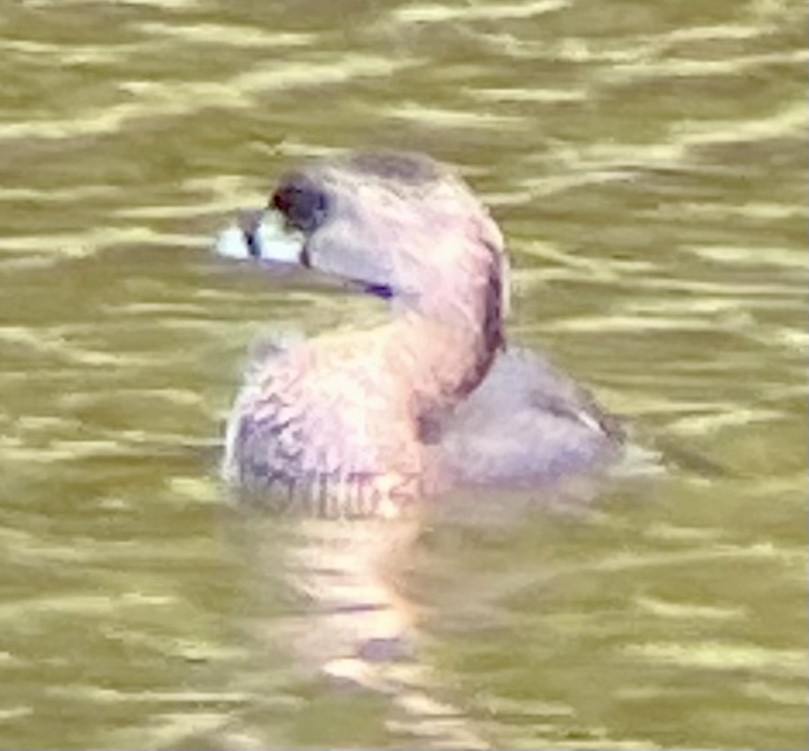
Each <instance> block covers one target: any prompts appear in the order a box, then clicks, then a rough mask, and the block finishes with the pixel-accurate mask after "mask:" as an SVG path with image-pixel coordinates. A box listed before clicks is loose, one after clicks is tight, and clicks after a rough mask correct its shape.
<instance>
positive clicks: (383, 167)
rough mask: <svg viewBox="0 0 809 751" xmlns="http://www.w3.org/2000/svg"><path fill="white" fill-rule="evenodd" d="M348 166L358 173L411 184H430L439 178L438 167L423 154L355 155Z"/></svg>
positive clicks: (386, 153)
mask: <svg viewBox="0 0 809 751" xmlns="http://www.w3.org/2000/svg"><path fill="white" fill-rule="evenodd" d="M349 164H350V165H351V166H352V167H353V168H354V169H355V170H357V171H358V172H362V173H365V174H368V175H374V176H375V177H382V178H391V179H394V180H399V181H401V182H405V183H411V184H420V183H425V182H431V181H433V180H437V179H438V178H439V177H440V176H441V172H440V170H439V167H438V165H437V164H436V163H435V162H434V161H433V160H432V159H430V158H429V157H427V156H424V155H423V154H403V153H396V152H379V153H369V154H357V155H355V156H353V157H351V159H350V160H349Z"/></svg>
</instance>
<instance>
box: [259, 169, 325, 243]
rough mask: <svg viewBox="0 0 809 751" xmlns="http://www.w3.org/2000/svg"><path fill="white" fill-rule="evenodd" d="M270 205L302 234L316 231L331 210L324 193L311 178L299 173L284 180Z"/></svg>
mask: <svg viewBox="0 0 809 751" xmlns="http://www.w3.org/2000/svg"><path fill="white" fill-rule="evenodd" d="M270 203H271V204H272V206H273V207H275V208H276V209H278V211H280V212H281V213H282V214H283V215H284V218H285V219H286V220H287V221H288V222H289V224H290V225H291V226H293V227H294V228H295V229H298V230H301V231H302V232H313V231H314V230H316V229H317V228H318V227H319V226H320V225H321V224H322V223H323V221H324V220H325V218H326V212H327V211H328V208H329V202H328V199H327V197H326V194H325V193H324V191H323V190H322V189H321V188H320V187H318V186H317V185H316V184H315V183H314V182H313V181H312V180H311V179H310V178H309V177H307V176H305V175H302V174H298V173H294V174H291V175H287V176H286V177H285V178H283V179H282V181H281V183H280V185H279V186H278V189H277V190H276V191H275V193H274V194H273V196H272V198H271V199H270Z"/></svg>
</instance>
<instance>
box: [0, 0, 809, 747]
mask: <svg viewBox="0 0 809 751" xmlns="http://www.w3.org/2000/svg"><path fill="white" fill-rule="evenodd" d="M803 5H804V4H802V3H798V2H792V1H789V0H752V1H751V2H729V1H728V0H724V1H722V2H714V3H697V2H683V1H682V0H678V1H677V2H673V1H668V0H661V1H660V2H655V3H649V2H640V1H634V2H632V1H630V0H626V1H624V2H619V1H618V0H608V1H607V2H601V3H594V2H585V0H507V1H505V2H496V1H495V0H489V1H488V2H471V1H469V2H411V3H404V2H401V3H397V2H387V3H386V2H373V1H372V0H364V1H363V2H360V1H359V0H353V1H346V2H341V3H329V2H323V1H322V0H321V1H320V2H316V1H315V0H299V1H298V2H295V3H291V2H290V3H281V2H250V1H249V0H237V1H235V2H233V1H228V2H225V0H162V1H161V0H121V1H120V2H115V3H111V2H100V1H96V2H93V1H92V0H29V1H27V2H24V1H22V0H20V1H18V2H13V1H12V0H5V2H2V3H0V60H2V64H3V80H2V86H0V174H2V180H0V217H2V225H1V226H2V231H1V232H0V285H2V298H0V299H2V308H1V310H0V315H1V316H2V320H1V321H0V357H2V362H3V364H4V367H3V368H2V372H0V397H1V398H0V405H1V406H0V425H2V433H0V472H2V477H3V483H2V503H0V543H2V544H0V567H1V568H2V572H3V577H2V584H1V585H0V587H1V588H2V589H1V590H0V591H2V600H1V601H0V671H2V680H0V747H3V748H30V749H34V748H36V749H40V748H56V747H58V748H76V749H79V748H122V747H127V748H154V749H169V748H171V749H181V748H189V749H190V748H196V749H198V748H217V749H221V748H233V749H258V748H269V747H276V748H278V747H284V748H289V747H295V748H302V747H318V746H320V747H324V746H329V747H333V748H347V747H351V748H359V747H374V748H401V747H408V746H410V747H413V746H418V747H424V748H426V747H436V748H451V747H456V748H486V747H498V748H526V749H527V748H540V747H541V748H560V749H561V748H576V749H584V748H626V749H629V748H639V749H640V748H643V749H649V748H751V749H800V748H806V747H807V719H806V709H807V691H806V687H807V686H806V684H807V619H806V610H807V608H806V605H807V598H806V593H807V554H806V547H807V528H806V521H807V501H806V480H807V478H806V474H807V472H806V468H807V461H806V456H807V419H806V411H807V403H806V402H807V393H806V392H807V389H806V372H805V371H806V368H805V364H806V357H807V343H808V341H807V339H808V337H807V332H806V320H805V316H806V308H807V304H806V302H807V301H806V276H807V254H806V243H807V232H806V227H807V212H806V204H807V181H806V158H807V145H806V126H807V112H806V85H807V80H806V78H807V77H806V63H807V57H808V56H807V51H806V35H805V29H806V10H805V7H803ZM369 146H383V147H394V148H409V149H417V150H422V151H427V152H429V153H431V154H433V155H434V156H436V157H438V158H441V159H443V160H446V161H449V162H452V163H455V164H457V165H459V167H460V168H461V169H462V171H463V172H464V174H465V175H466V176H467V177H468V179H469V180H470V181H471V182H472V183H473V184H474V185H475V186H476V188H477V189H478V190H480V191H481V192H482V193H483V195H484V196H485V197H486V200H487V201H488V203H489V204H490V205H491V206H492V207H493V210H494V212H495V214H496V216H497V217H498V219H499V220H500V222H501V224H502V225H503V228H504V230H505V232H506V235H507V237H508V238H509V241H510V246H511V250H512V252H513V256H514V259H515V266H516V275H515V276H516V292H515V309H516V310H515V315H514V322H513V324H514V334H513V337H514V338H515V339H518V340H521V341H522V342H524V343H527V344H529V345H530V346H536V347H543V348H545V349H547V350H549V351H550V352H551V353H552V354H553V355H554V356H555V358H556V359H557V360H558V361H559V362H561V363H562V364H563V365H564V366H565V367H566V368H567V369H568V370H570V371H572V372H574V373H576V374H577V375H578V376H579V377H580V378H581V379H582V380H584V381H585V382H587V383H588V384H590V385H591V386H592V387H593V388H594V389H595V390H596V391H597V392H598V394H599V395H600V397H601V399H602V400H603V401H604V402H605V403H606V404H607V405H609V407H610V408H612V409H613V410H615V411H618V412H621V413H624V414H627V415H629V416H631V418H632V419H633V421H634V422H635V424H636V427H637V430H638V431H639V432H640V434H641V435H644V436H646V440H648V441H649V442H651V443H653V444H655V445H657V446H658V447H661V448H663V449H664V451H666V453H667V455H668V456H669V459H670V462H671V471H670V472H669V473H668V475H666V476H664V477H659V478H650V479H648V480H645V481H643V482H638V481H630V482H621V483H615V484H611V485H609V486H608V487H604V488H603V489H602V491H601V494H600V497H599V498H598V500H597V502H596V503H595V504H594V505H593V506H592V507H591V508H590V509H589V510H587V511H582V510H581V509H579V510H577V511H576V512H575V513H572V512H571V511H570V510H567V511H566V510H564V509H560V508H559V504H555V505H553V507H551V508H548V507H540V508H539V509H536V508H535V509H534V510H532V511H526V510H521V511H519V512H517V511H516V510H515V509H510V508H509V507H508V504H507V501H506V499H498V498H494V499H492V498H488V499H461V506H462V512H461V511H459V510H458V509H456V511H459V513H454V512H452V510H451V509H448V510H446V511H447V513H441V514H436V515H435V518H431V519H429V520H423V521H422V522H421V523H420V524H416V523H415V522H403V523H401V524H398V525H397V524H392V523H388V524H383V523H379V522H357V523H352V524H349V523H344V524H338V523H329V522H325V521H320V522H318V521H316V520H308V521H307V520H291V519H287V520H278V519H267V518H264V519H257V518H255V516H254V515H251V514H249V513H248V514H246V513H238V512H233V511H227V510H226V503H225V499H224V497H223V495H222V493H221V490H220V488H219V486H218V484H217V481H216V472H215V467H216V460H217V458H216V457H217V450H216V441H217V440H218V437H219V435H220V434H221V423H222V420H223V418H224V416H225V414H226V413H227V409H228V405H229V403H230V400H231V399H232V397H233V394H234V392H235V390H236V388H237V384H238V382H239V377H240V370H239V369H240V363H241V362H242V361H243V357H244V353H245V351H246V349H247V347H248V346H249V343H250V341H251V340H252V339H254V337H255V336H257V335H258V334H259V333H260V332H261V331H266V330H267V329H270V330H271V331H273V332H278V331H296V330H297V331H304V332H306V333H313V332H315V331H318V330H321V329H324V328H326V327H329V326H331V325H333V324H334V323H335V322H336V321H337V322H342V323H349V322H354V323H361V322H362V321H364V320H367V319H368V318H369V317H371V316H376V315H378V312H377V311H376V309H375V308H374V307H373V305H372V304H371V303H370V302H368V301H365V300H356V299H348V298H345V297H341V296H337V295H334V294H325V293H321V294H318V293H315V292H313V291H311V290H306V289H303V288H296V289H295V290H293V291H292V292H288V291H284V290H283V289H281V288H280V287H279V286H278V285H275V284H271V283H270V282H269V281H268V280H267V279H262V278H259V277H258V276H256V275H251V274H248V273H242V272H241V271H237V270H234V269H233V268H231V267H228V266H225V265H222V264H220V263H217V262H215V261H214V260H213V259H212V258H211V257H210V256H209V255H208V254H207V253H206V252H205V249H206V246H207V244H208V242H209V238H210V237H211V234H212V233H213V232H214V231H215V230H216V229H217V228H218V227H219V226H221V224H222V223H223V221H225V220H226V219H227V217H228V216H230V215H231V213H232V212H233V211H234V210H235V209H236V208H238V207H242V206H249V205H252V204H255V203H256V202H257V201H260V200H262V196H263V195H264V194H265V193H266V191H267V189H268V187H269V185H270V184H271V182H272V176H274V175H276V174H277V173H278V171H279V170H280V169H282V168H284V167H286V166H288V165H289V164H290V162H292V161H294V160H295V159H297V158H299V157H305V156H310V155H313V154H320V153H324V152H329V151H331V150H335V149H343V148H348V147H369Z"/></svg>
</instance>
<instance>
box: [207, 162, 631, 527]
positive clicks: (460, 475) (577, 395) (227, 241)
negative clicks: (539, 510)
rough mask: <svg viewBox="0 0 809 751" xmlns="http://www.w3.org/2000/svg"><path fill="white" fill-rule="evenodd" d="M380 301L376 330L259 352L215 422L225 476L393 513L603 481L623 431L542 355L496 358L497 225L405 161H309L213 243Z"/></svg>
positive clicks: (501, 327)
mask: <svg viewBox="0 0 809 751" xmlns="http://www.w3.org/2000/svg"><path fill="white" fill-rule="evenodd" d="M215 249H216V251H217V252H218V253H219V254H220V255H223V256H228V257H234V258H239V259H242V260H244V261H253V262H259V263H266V262H272V263H277V262H286V263H293V264H297V265H299V266H302V267H306V268H309V269H313V270H316V271H318V272H320V273H321V275H322V274H325V275H328V276H330V277H334V278H335V279H338V280H340V281H341V282H342V283H343V284H344V285H345V286H346V287H348V288H349V289H352V290H357V291H360V292H364V293H367V294H370V295H373V296H376V297H379V298H382V299H384V300H385V301H386V303H387V306H388V308H389V311H390V320H389V322H387V323H385V324H384V325H381V326H377V327H373V328H369V329H367V330H350V331H337V332H331V333H326V334H324V335H321V336H317V337H314V338H311V339H309V340H306V341H304V342H302V343H300V344H296V345H294V346H291V347H287V348H281V347H277V348H272V349H271V351H270V352H267V353H265V354H264V355H262V356H261V357H260V358H259V359H257V360H256V361H255V362H254V363H253V364H252V365H251V366H250V368H249V370H248V373H247V375H246V377H245V383H244V385H243V387H242V389H241V391H240V393H239V395H238V397H237V399H236V403H235V405H234V407H233V410H232V413H231V415H230V419H229V422H228V428H227V435H226V441H225V443H226V447H225V456H224V460H223V465H222V472H223V477H224V478H225V480H226V481H227V482H228V483H229V484H230V485H232V486H234V487H236V488H238V489H241V490H248V491H259V492H264V491H269V492H271V491H273V490H277V491H283V492H284V493H286V495H287V496H288V497H289V499H290V503H294V502H295V497H296V496H305V497H306V498H308V499H309V502H311V501H312V499H314V498H317V499H318V502H319V503H322V504H325V506H328V507H329V508H330V509H332V510H333V511H334V512H335V513H342V514H351V513H366V512H368V510H369V509H373V510H374V511H375V512H377V513H392V512H395V510H396V509H397V508H399V507H401V505H402V504H404V503H406V502H407V501H408V500H411V499H414V498H418V497H426V496H433V495H439V494H441V493H443V492H446V491H448V490H450V489H452V488H459V487H460V488H462V487H493V488H497V487H534V486H536V485H540V484H542V483H545V482H548V481H549V480H553V479H555V478H558V477H560V476H565V475H569V474H576V473H582V472H591V471H593V470H596V469H600V468H602V467H605V466H608V465H609V464H611V463H612V462H614V461H615V460H616V459H617V458H618V457H619V456H620V455H621V453H622V447H623V442H624V438H623V432H622V429H621V427H620V424H619V422H618V421H617V420H616V419H615V418H613V417H612V416H610V415H609V414H608V413H607V412H605V411H604V410H603V409H602V408H601V407H600V406H599V405H598V404H597V402H596V400H595V399H594V398H593V396H592V395H591V394H590V392H589V391H587V390H586V389H584V388H583V387H581V386H579V385H578V384H576V383H575V382H574V381H573V380H572V379H570V378H569V377H568V376H566V375H565V374H564V373H562V372H561V371H559V370H558V369H557V368H555V367H554V366H553V365H552V364H551V362H550V361H549V360H548V359H547V358H546V357H544V356H542V355H540V354H536V353H533V352H530V351H527V350H525V349H521V348H515V347H511V346H509V345H508V344H507V337H506V331H505V318H506V314H507V312H508V304H509V302H508V301H509V262H508V257H507V254H506V250H505V245H504V241H503V236H502V234H501V232H500V230H499V228H498V226H497V224H496V223H495V221H494V219H493V218H492V216H491V215H490V213H489V212H488V211H487V209H486V208H485V207H484V205H483V204H482V202H481V201H480V200H479V199H478V198H477V197H476V196H475V195H474V193H473V192H472V191H471V189H470V188H469V187H468V185H467V184H466V183H465V182H464V181H463V180H462V179H461V178H460V177H459V176H458V175H457V174H456V173H455V172H454V171H453V170H452V169H450V168H448V167H446V166H443V165H441V164H439V163H437V162H436V161H434V160H432V159H430V158H429V157H426V156H423V155H419V154H400V153H359V154H350V155H348V156H343V157H338V158H322V159H318V160H314V161H312V162H310V163H308V164H305V165H304V166H302V167H301V168H299V169H296V170H293V171H291V172H288V173H287V174H285V175H283V176H282V177H281V179H280V181H279V183H278V185H277V187H276V189H275V190H274V192H273V193H272V195H271V197H270V200H269V204H268V206H267V208H266V209H265V210H263V211H259V212H249V213H246V214H245V215H244V216H243V217H242V218H241V219H240V220H239V222H238V224H236V225H234V226H232V227H230V228H228V229H227V230H225V231H224V232H222V233H221V234H220V236H219V237H218V239H217V242H216V246H215Z"/></svg>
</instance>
